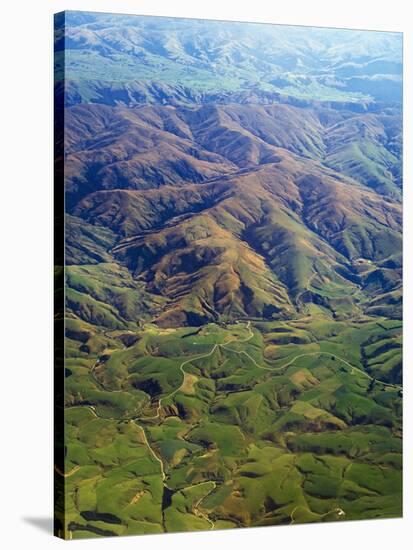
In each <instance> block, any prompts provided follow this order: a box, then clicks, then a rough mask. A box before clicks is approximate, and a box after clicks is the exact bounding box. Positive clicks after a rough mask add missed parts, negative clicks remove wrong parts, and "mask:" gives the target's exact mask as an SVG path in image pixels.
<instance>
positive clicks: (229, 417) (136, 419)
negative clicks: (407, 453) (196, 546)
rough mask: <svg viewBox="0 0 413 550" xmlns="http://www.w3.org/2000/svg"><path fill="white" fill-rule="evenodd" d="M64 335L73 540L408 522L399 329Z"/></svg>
mask: <svg viewBox="0 0 413 550" xmlns="http://www.w3.org/2000/svg"><path fill="white" fill-rule="evenodd" d="M67 326H68V327H70V338H68V343H67V350H68V357H67V359H66V376H67V377H66V412H65V418H66V426H67V431H66V448H67V454H66V462H65V472H66V473H65V488H66V515H65V526H64V529H65V535H66V537H68V538H81V537H85V536H91V535H92V536H93V535H97V536H99V535H122V534H140V533H155V532H162V531H183V530H207V529H222V528H229V527H245V526H258V525H276V524H292V523H303V522H322V521H344V520H349V519H363V518H377V517H380V518H384V517H395V516H399V515H400V514H401V506H402V501H401V480H402V478H401V466H402V455H401V450H402V449H401V386H400V380H399V379H398V375H397V369H395V368H394V367H393V369H392V368H391V366H390V364H395V363H396V362H397V361H399V362H400V347H399V346H398V343H399V341H400V323H397V322H394V321H386V320H385V319H381V320H379V321H378V320H377V319H373V318H371V319H364V320H363V322H361V323H360V322H359V323H357V322H337V321H332V320H331V319H328V318H326V317H322V316H319V317H317V318H311V317H304V318H302V319H296V320H292V321H290V322H288V321H285V322H277V321H275V322H256V323H254V322H247V321H245V322H235V323H233V324H230V325H225V326H224V325H217V324H209V325H206V326H204V327H202V328H201V329H199V328H193V327H186V328H183V329H164V330H163V329H159V328H157V327H156V326H155V325H153V324H147V325H146V326H144V327H142V328H140V329H139V330H136V331H132V330H127V331H121V330H109V331H98V330H96V328H94V327H91V326H88V325H87V323H85V322H81V323H80V322H76V321H71V320H70V321H68V324H67ZM389 342H390V343H391V344H392V346H393V347H390V348H389V349H390V350H391V354H390V357H389V352H388V351H383V346H384V344H383V343H389ZM85 346H86V348H85ZM387 347H388V346H387ZM387 347H386V350H387Z"/></svg>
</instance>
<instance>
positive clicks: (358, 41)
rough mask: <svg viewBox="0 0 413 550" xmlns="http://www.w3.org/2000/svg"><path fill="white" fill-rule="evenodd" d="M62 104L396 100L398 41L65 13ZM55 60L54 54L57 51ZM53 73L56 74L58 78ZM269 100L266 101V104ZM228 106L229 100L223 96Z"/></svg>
mask: <svg viewBox="0 0 413 550" xmlns="http://www.w3.org/2000/svg"><path fill="white" fill-rule="evenodd" d="M65 17H66V24H67V32H66V34H65V36H64V35H63V32H61V33H60V34H58V35H57V45H56V48H57V52H58V53H57V57H56V62H57V70H58V71H61V73H60V74H63V65H64V70H65V85H66V101H67V102H68V104H74V103H79V102H86V103H89V102H93V103H108V104H114V103H117V102H122V103H125V104H128V105H129V104H136V103H142V102H150V103H164V104H168V105H170V104H171V103H172V104H173V103H174V102H187V103H193V102H199V101H201V102H203V101H213V102H215V101H217V100H218V101H220V102H222V101H228V99H227V96H229V98H231V96H233V94H234V93H236V94H237V95H236V97H237V98H238V101H239V99H240V98H241V100H243V101H251V95H253V94H254V93H258V94H263V96H264V97H267V101H268V100H270V101H271V98H274V97H278V98H279V99H281V100H288V101H291V98H294V99H295V100H297V99H298V100H306V99H309V100H322V101H348V102H353V103H354V102H357V103H360V102H361V103H362V104H363V105H364V106H365V105H369V104H371V102H372V101H386V102H398V103H400V102H401V100H402V77H401V70H402V53H401V52H402V48H401V44H402V35H401V34H400V33H383V32H374V31H370V32H368V33H366V32H364V31H353V30H343V29H341V30H340V29H322V28H316V27H292V26H288V25H265V24H258V23H257V24H256V23H249V24H247V25H246V24H245V23H235V22H225V21H208V20H196V19H173V18H167V17H148V16H145V17H141V18H131V17H129V16H122V15H112V14H100V15H99V17H96V15H95V14H93V13H82V14H79V13H78V12H70V11H69V12H65ZM64 47H65V48H66V49H65V55H64V56H63V53H62V54H61V55H60V56H59V52H63V48H64ZM58 74H59V73H58ZM268 96H269V99H268ZM229 100H231V99H229Z"/></svg>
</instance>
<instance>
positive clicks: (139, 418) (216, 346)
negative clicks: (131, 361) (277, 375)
mask: <svg viewBox="0 0 413 550" xmlns="http://www.w3.org/2000/svg"><path fill="white" fill-rule="evenodd" d="M245 328H246V329H247V330H248V332H249V335H248V336H247V337H246V338H243V339H241V340H239V339H238V338H236V337H233V338H231V339H230V340H229V341H228V342H224V343H222V344H213V346H212V348H211V350H210V351H208V352H207V353H204V354H200V355H195V356H193V357H191V358H189V359H185V361H183V362H182V363H181V364H180V366H179V370H180V371H181V373H182V382H181V384H180V385H179V386H178V387H177V388H175V389H174V390H173V391H172V392H171V393H169V394H167V395H165V396H163V397H161V398H160V399H159V401H158V406H157V408H156V414H155V415H154V416H149V417H142V416H136V415H132V416H130V417H123V418H115V417H103V416H100V415H99V414H98V413H97V412H96V408H95V406H93V405H75V406H71V407H67V409H70V408H88V409H89V410H90V411H91V412H92V414H93V415H94V416H95V417H96V418H99V419H101V420H106V421H117V422H120V421H121V422H124V421H129V422H133V423H134V424H135V425H136V427H137V428H139V429H140V431H141V433H142V436H143V442H144V444H145V445H146V447H147V448H148V450H149V452H150V454H151V455H152V456H153V458H154V459H155V460H156V461H157V462H158V463H159V467H160V472H161V476H162V483H163V485H164V487H165V488H167V489H168V490H173V489H171V487H168V485H167V483H166V479H167V476H166V473H165V468H164V463H163V461H162V459H161V458H160V457H159V456H158V455H157V453H156V452H155V451H154V449H153V448H152V447H151V445H150V443H149V441H148V438H147V434H146V431H145V428H144V427H143V426H142V425H141V424H139V423H138V421H148V420H156V419H158V418H160V415H161V411H162V402H163V401H164V400H166V399H169V398H170V397H172V396H173V395H175V394H176V393H178V392H179V391H180V390H181V389H182V387H183V385H184V383H185V375H186V374H187V373H186V371H185V370H184V367H185V365H187V364H189V363H192V362H193V361H197V360H199V359H205V358H207V357H210V356H212V355H213V354H214V353H215V351H216V350H217V349H219V348H223V349H225V350H226V351H229V352H230V353H235V354H239V355H245V357H247V358H248V359H249V360H250V361H251V362H252V363H253V364H254V366H256V367H257V368H259V369H263V370H267V371H270V372H279V371H282V370H284V369H286V368H288V367H289V366H291V365H292V364H294V363H295V362H296V361H297V360H298V359H301V358H303V357H309V356H320V355H326V356H329V357H334V358H335V359H337V360H338V361H340V362H342V363H343V364H345V365H346V366H347V367H349V368H350V369H351V372H352V373H353V372H355V371H356V372H358V373H359V374H361V375H362V376H365V377H367V378H368V379H369V380H373V377H372V376H370V375H369V374H368V373H366V372H364V371H363V370H361V369H360V368H358V367H356V366H354V365H352V364H351V363H349V362H348V361H347V360H345V359H343V358H341V357H339V356H337V355H335V354H333V353H330V352H323V351H316V352H309V353H302V354H300V355H296V356H295V357H293V358H292V359H290V360H289V361H288V362H287V363H285V364H284V365H281V366H279V367H267V366H263V365H260V364H259V363H257V361H256V360H255V359H254V358H253V357H252V356H251V355H250V354H249V353H248V352H246V351H245V350H241V351H239V350H235V349H233V348H228V347H227V346H229V345H230V344H233V343H238V344H243V343H246V342H248V341H249V340H251V339H252V338H253V337H254V332H253V330H252V329H251V321H250V320H249V321H247V323H246V327H245ZM98 364H99V359H97V360H96V361H95V363H94V364H93V366H92V367H91V376H92V378H93V380H94V381H95V382H96V383H97V384H98V385H99V387H101V388H102V389H104V391H108V392H113V393H115V392H117V393H119V392H121V391H124V390H110V389H108V388H106V387H105V386H104V385H103V384H101V383H100V382H99V381H98V380H97V379H96V377H95V375H94V370H95V368H96V366H97V365H98ZM375 382H376V383H377V384H381V385H383V386H386V387H393V388H397V389H398V390H400V389H401V388H402V386H401V385H398V384H390V383H387V382H382V381H381V380H377V379H375ZM79 469H80V466H75V467H74V468H72V469H71V470H70V471H69V472H67V473H63V472H61V471H60V470H56V471H57V472H58V473H59V474H61V475H62V476H64V477H69V476H71V475H73V474H75V473H76V472H77V471H78V470H79ZM206 483H211V481H203V482H201V483H197V484H194V485H188V486H186V487H182V488H181V489H178V490H181V491H182V490H186V489H190V488H192V487H196V486H199V485H203V484H206ZM215 488H216V482H215V481H213V487H212V488H211V490H210V491H209V492H208V493H207V494H205V495H203V496H202V497H201V498H200V499H199V500H198V501H197V502H196V504H195V505H194V506H193V508H192V510H193V513H194V515H196V516H197V517H201V518H202V519H204V520H205V521H207V522H208V523H209V524H210V529H214V528H215V524H214V522H213V521H212V520H211V519H210V518H209V517H208V515H207V514H206V513H205V512H202V511H201V510H200V505H201V503H202V501H203V500H204V499H205V498H206V497H207V496H208V495H209V494H210V493H211V492H212V491H213V490H214V489H215ZM175 491H176V490H175ZM294 511H295V510H294ZM294 511H293V512H294ZM293 512H292V514H291V516H292V515H293ZM292 520H293V518H292Z"/></svg>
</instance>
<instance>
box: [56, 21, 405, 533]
mask: <svg viewBox="0 0 413 550" xmlns="http://www.w3.org/2000/svg"><path fill="white" fill-rule="evenodd" d="M55 35H56V36H55V37H56V50H55V104H56V113H57V125H56V191H57V192H56V197H60V196H61V191H62V190H63V189H64V197H62V203H63V202H64V209H65V211H64V215H65V216H64V217H65V222H64V226H63V224H62V223H61V221H60V220H59V224H58V228H61V229H63V231H64V245H65V246H64V254H63V253H62V252H63V251H61V253H60V254H57V256H56V262H57V265H56V274H57V284H56V302H57V303H60V302H62V303H61V310H60V309H59V310H57V311H56V319H57V324H58V328H59V330H60V329H62V330H63V329H64V330H65V346H64V349H63V346H62V347H59V346H57V347H58V350H57V360H56V371H57V373H56V377H55V379H56V380H57V381H58V382H60V384H61V387H60V390H61V395H58V396H57V398H56V401H57V402H58V403H59V404H61V405H62V406H63V404H64V409H63V408H62V409H60V408H58V409H57V413H58V415H57V418H58V421H59V419H60V420H61V424H60V429H61V433H60V439H59V440H58V444H59V445H58V447H57V452H56V457H57V461H56V465H55V479H56V488H57V489H56V494H57V497H56V519H55V526H56V533H57V534H58V535H59V536H62V537H63V538H83V537H87V536H96V537H101V536H118V535H123V534H144V533H160V532H171V531H188V530H207V529H224V528H234V527H248V526H261V525H280V524H294V523H306V522H324V521H342V520H352V519H369V518H389V517H399V516H400V515H401V509H402V397H403V388H402V382H403V376H402V375H403V373H402V223H403V220H402V187H403V173H402V151H403V143H402V140H403V134H402V105H401V90H402V72H401V68H402V65H401V63H402V55H401V36H400V35H399V34H397V33H384V32H372V31H350V30H337V29H318V28H304V27H291V26H274V25H263V24H244V23H230V22H219V21H197V20H189V19H173V18H157V17H146V16H145V17H135V16H120V15H113V14H93V13H86V12H85V13H84V12H65V13H63V14H58V15H57V16H56V33H55ZM59 121H63V123H64V124H62V125H61V126H59V124H58V123H59ZM63 199H64V201H63ZM62 209H63V204H62ZM61 213H63V211H62V212H61ZM63 300H64V304H63ZM63 319H64V323H63ZM60 353H61V354H62V355H60ZM60 413H61V415H60ZM59 415H60V416H59ZM58 421H57V423H58ZM58 427H59V426H58ZM58 435H59V434H58Z"/></svg>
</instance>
